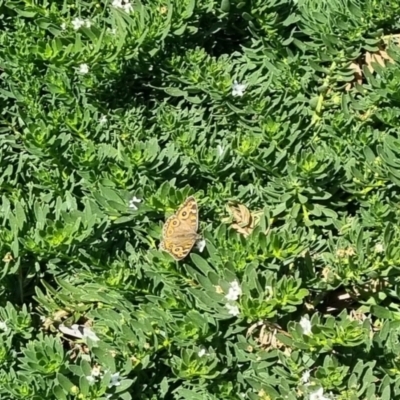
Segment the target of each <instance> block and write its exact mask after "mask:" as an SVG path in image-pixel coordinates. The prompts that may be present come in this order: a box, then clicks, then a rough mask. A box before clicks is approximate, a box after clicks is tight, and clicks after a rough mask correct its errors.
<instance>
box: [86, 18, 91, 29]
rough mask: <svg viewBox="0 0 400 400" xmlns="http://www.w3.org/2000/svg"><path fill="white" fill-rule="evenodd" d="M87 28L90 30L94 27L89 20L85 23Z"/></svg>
mask: <svg viewBox="0 0 400 400" xmlns="http://www.w3.org/2000/svg"><path fill="white" fill-rule="evenodd" d="M85 26H86V28H90V27H91V26H92V22H91V21H89V20H88V19H87V20H86V21H85Z"/></svg>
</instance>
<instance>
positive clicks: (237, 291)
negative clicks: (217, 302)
mask: <svg viewBox="0 0 400 400" xmlns="http://www.w3.org/2000/svg"><path fill="white" fill-rule="evenodd" d="M241 295H242V289H241V288H240V286H239V283H238V281H236V280H235V281H233V282H231V283H230V288H229V290H228V294H227V295H226V296H225V298H226V299H227V300H228V301H236V300H237V299H238V298H239V297H240V296H241Z"/></svg>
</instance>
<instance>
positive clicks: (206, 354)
mask: <svg viewBox="0 0 400 400" xmlns="http://www.w3.org/2000/svg"><path fill="white" fill-rule="evenodd" d="M197 355H198V356H199V357H204V356H208V353H207V351H206V349H201V350H199V352H198V353H197Z"/></svg>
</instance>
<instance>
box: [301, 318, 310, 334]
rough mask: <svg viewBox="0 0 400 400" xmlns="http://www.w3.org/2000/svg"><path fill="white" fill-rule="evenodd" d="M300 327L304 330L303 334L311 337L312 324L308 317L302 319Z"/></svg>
mask: <svg viewBox="0 0 400 400" xmlns="http://www.w3.org/2000/svg"><path fill="white" fill-rule="evenodd" d="M300 326H301V328H302V329H303V333H304V334H305V335H311V333H312V332H311V322H310V320H309V319H308V318H306V317H301V319H300Z"/></svg>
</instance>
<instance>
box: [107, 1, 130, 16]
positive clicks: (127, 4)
mask: <svg viewBox="0 0 400 400" xmlns="http://www.w3.org/2000/svg"><path fill="white" fill-rule="evenodd" d="M111 5H112V6H113V7H115V8H120V9H122V10H124V11H125V12H126V13H130V12H131V11H132V10H133V7H132V4H131V3H130V1H129V0H113V2H112V3H111Z"/></svg>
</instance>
